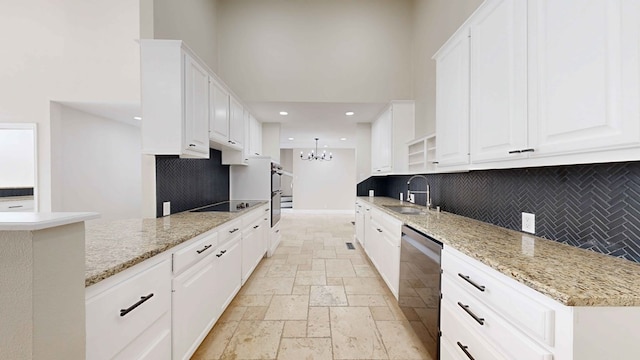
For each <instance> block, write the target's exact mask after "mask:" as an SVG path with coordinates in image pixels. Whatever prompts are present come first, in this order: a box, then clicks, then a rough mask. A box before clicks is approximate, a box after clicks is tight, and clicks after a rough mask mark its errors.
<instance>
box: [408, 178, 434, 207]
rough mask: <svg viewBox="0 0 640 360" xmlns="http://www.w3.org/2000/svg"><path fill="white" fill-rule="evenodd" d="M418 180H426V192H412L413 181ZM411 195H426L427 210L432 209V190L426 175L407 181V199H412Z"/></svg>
mask: <svg viewBox="0 0 640 360" xmlns="http://www.w3.org/2000/svg"><path fill="white" fill-rule="evenodd" d="M416 178H421V179H424V182H425V185H426V188H425V190H424V191H418V190H411V181H412V180H413V179H416ZM411 193H414V194H426V195H427V201H426V204H425V205H426V206H427V208H431V189H430V187H429V180H427V177H426V176H424V175H413V176H412V177H410V178H409V181H407V199H409V198H410V195H411Z"/></svg>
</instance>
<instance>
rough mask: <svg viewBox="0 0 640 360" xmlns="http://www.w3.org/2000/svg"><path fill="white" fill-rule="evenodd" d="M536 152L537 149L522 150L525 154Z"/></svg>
mask: <svg viewBox="0 0 640 360" xmlns="http://www.w3.org/2000/svg"><path fill="white" fill-rule="evenodd" d="M534 151H536V150H535V149H524V150H520V152H523V153H525V152H534Z"/></svg>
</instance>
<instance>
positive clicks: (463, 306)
mask: <svg viewBox="0 0 640 360" xmlns="http://www.w3.org/2000/svg"><path fill="white" fill-rule="evenodd" d="M458 306H460V307H461V308H462V310H464V311H465V312H466V313H467V314H469V316H471V317H472V318H473V320H475V321H477V322H478V324H480V325H484V319H483V318H481V317H478V315H476V314H474V313H473V311H471V310H470V309H469V305H465V304H463V303H461V302H460V301H458Z"/></svg>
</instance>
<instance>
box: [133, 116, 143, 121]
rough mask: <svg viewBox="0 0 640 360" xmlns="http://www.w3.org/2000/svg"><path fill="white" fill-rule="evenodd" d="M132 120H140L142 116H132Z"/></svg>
mask: <svg viewBox="0 0 640 360" xmlns="http://www.w3.org/2000/svg"><path fill="white" fill-rule="evenodd" d="M133 120H142V118H141V117H140V116H134V117H133Z"/></svg>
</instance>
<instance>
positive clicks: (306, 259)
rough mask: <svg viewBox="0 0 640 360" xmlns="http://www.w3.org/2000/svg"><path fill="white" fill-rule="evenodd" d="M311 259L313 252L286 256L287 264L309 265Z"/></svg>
mask: <svg viewBox="0 0 640 360" xmlns="http://www.w3.org/2000/svg"><path fill="white" fill-rule="evenodd" d="M311 260H313V254H311V253H309V254H293V255H289V256H288V257H287V262H286V263H287V264H289V265H309V264H311Z"/></svg>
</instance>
